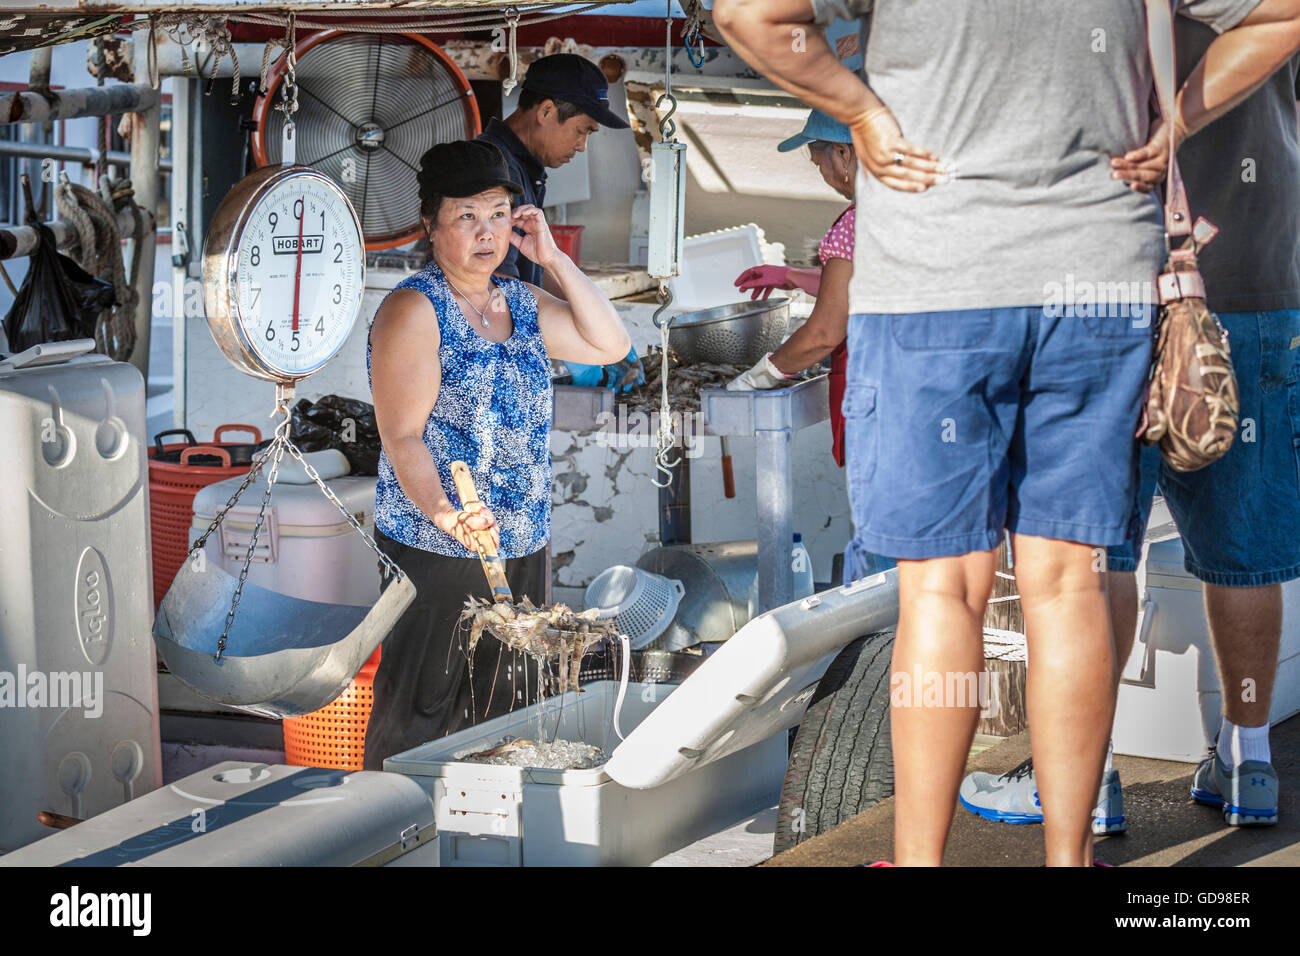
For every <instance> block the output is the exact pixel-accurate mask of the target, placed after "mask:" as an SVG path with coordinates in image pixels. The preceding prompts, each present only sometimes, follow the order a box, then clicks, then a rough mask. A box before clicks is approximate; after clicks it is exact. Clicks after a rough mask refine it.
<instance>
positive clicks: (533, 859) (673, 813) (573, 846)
mask: <svg viewBox="0 0 1300 956" xmlns="http://www.w3.org/2000/svg"><path fill="white" fill-rule="evenodd" d="M673 689H674V688H673V686H672V685H664V684H640V683H630V684H629V685H628V690H627V697H626V700H625V701H624V704H623V709H622V713H621V715H620V718H619V724H620V729H621V730H622V731H623V732H624V733H625V734H629V733H631V731H632V729H633V728H634V727H636V725H638V724H639V723H640V722H641V721H642V720H644V719H645V717H646V716H647V715H648V714H649V713H650V712H651V711H652V710H654V708H655V707H656V706H657V705H658V704H659V703H660V702H662V701H663V700H664V699H665V698H666V697H667V696H668V695H669V694H670V693H671V692H672V691H673ZM617 692H618V683H617V682H616V681H596V682H593V683H591V684H588V685H586V686H585V687H584V688H583V691H582V693H581V694H577V695H575V694H572V693H570V694H568V695H567V696H566V698H565V701H564V708H563V711H562V716H561V718H560V727H559V737H560V738H561V739H563V740H580V741H583V742H585V743H590V744H595V745H597V746H599V747H601V748H602V749H603V750H604V751H605V752H606V753H610V752H611V751H612V750H613V749H614V747H615V746H617V744H618V742H619V741H618V737H617V736H616V735H615V732H614V727H613V716H614V714H613V711H614V702H615V699H616V697H617ZM541 707H544V708H545V717H544V720H545V724H544V726H543V727H541V729H540V730H539V727H538V720H537V714H538V711H539V708H541ZM557 710H558V703H557V702H556V701H554V700H551V701H545V702H543V703H542V704H540V705H539V704H533V705H531V706H529V707H527V708H524V709H521V710H519V711H516V712H514V713H511V714H506V715H504V716H501V717H497V718H495V719H493V720H490V721H487V722H485V723H483V724H480V725H478V726H477V727H473V728H470V729H468V730H464V731H461V732H460V733H456V734H452V735H451V736H449V737H445V738H443V739H441V740H436V741H432V742H430V743H426V744H423V745H421V746H419V747H416V748H414V749H412V750H408V751H406V752H405V753H401V754H397V755H395V756H392V757H389V758H388V759H387V760H385V761H384V770H385V771H394V772H397V773H401V774H405V775H407V776H409V777H412V778H413V779H415V780H416V781H418V782H419V783H420V785H421V786H422V787H424V788H425V789H426V791H428V792H429V793H430V794H431V795H432V797H433V803H434V812H435V816H436V819H437V829H438V845H439V858H440V861H441V865H442V866H602V865H642V864H648V863H651V862H653V861H654V860H657V859H659V858H660V857H662V856H665V855H667V854H668V853H671V852H672V851H674V850H677V849H680V848H681V847H683V846H686V845H688V844H690V843H693V842H695V841H696V840H699V839H701V838H703V837H705V836H707V835H709V834H712V833H715V832H717V831H718V830H721V829H722V828H723V827H725V826H727V825H728V824H731V823H734V822H736V821H737V820H739V819H741V818H743V817H744V816H745V815H746V814H748V813H750V812H753V811H754V810H758V809H762V808H766V807H770V806H772V805H773V804H775V803H776V800H777V798H778V796H779V794H780V790H781V781H782V778H783V777H784V775H785V765H786V735H785V734H774V735H772V736H771V737H768V738H767V739H765V740H762V741H760V742H759V743H756V744H754V745H752V746H750V747H746V748H745V749H744V750H741V751H738V752H736V753H734V754H731V755H729V756H727V757H723V758H721V759H718V760H716V761H713V762H711V763H708V764H705V765H704V766H702V767H700V768H699V769H697V770H693V771H691V772H690V773H687V774H685V775H683V776H680V777H677V778H676V779H673V780H670V781H668V782H667V783H665V784H664V785H663V786H660V787H655V788H652V789H648V790H632V789H629V788H626V787H623V786H621V785H619V784H618V783H616V782H615V781H614V780H613V779H611V778H610V776H609V774H607V773H606V772H605V769H604V767H603V766H601V767H595V768H592V769H590V770H542V769H533V768H523V767H504V766H496V765H492V764H482V763H465V762H461V761H460V760H459V759H458V758H460V757H464V756H465V755H467V754H471V753H476V752H479V751H483V750H487V749H489V748H491V747H493V746H495V745H496V744H498V743H500V742H501V740H502V738H503V737H506V736H510V737H524V738H528V739H532V740H536V739H538V738H539V737H542V736H547V738H548V739H549V735H553V734H554V733H555V725H556V717H557Z"/></svg>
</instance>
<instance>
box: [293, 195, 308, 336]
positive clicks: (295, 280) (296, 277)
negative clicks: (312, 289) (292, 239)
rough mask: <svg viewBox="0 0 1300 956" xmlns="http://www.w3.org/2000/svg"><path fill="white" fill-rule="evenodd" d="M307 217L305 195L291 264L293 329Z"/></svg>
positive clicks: (295, 318) (296, 329)
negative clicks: (294, 256) (304, 221)
mask: <svg viewBox="0 0 1300 956" xmlns="http://www.w3.org/2000/svg"><path fill="white" fill-rule="evenodd" d="M306 218H307V197H306V196H303V197H302V215H301V216H299V217H298V258H297V261H295V262H294V265H293V330H294V331H295V332H297V331H298V293H299V291H300V290H301V288H302V222H303V220H304V219H306Z"/></svg>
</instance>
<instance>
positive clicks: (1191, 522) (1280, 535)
mask: <svg viewBox="0 0 1300 956" xmlns="http://www.w3.org/2000/svg"><path fill="white" fill-rule="evenodd" d="M1219 322H1220V323H1221V324H1222V325H1223V327H1224V328H1225V329H1226V330H1227V332H1228V345H1229V347H1230V348H1231V349H1232V364H1233V367H1234V368H1235V369H1236V371H1237V391H1238V393H1239V395H1240V397H1241V411H1240V423H1239V426H1238V429H1237V437H1236V439H1235V440H1234V441H1233V443H1232V447H1231V448H1229V449H1228V453H1227V454H1226V455H1224V456H1223V457H1222V458H1220V459H1219V460H1218V461H1216V462H1214V463H1213V464H1212V465H1207V466H1206V467H1204V468H1202V469H1200V470H1199V471H1192V472H1177V471H1174V470H1173V469H1172V468H1170V467H1169V466H1168V465H1166V464H1165V463H1164V462H1163V461H1161V459H1160V452H1159V450H1158V449H1156V448H1147V449H1144V450H1143V452H1142V464H1141V472H1142V478H1141V485H1140V487H1139V489H1138V497H1137V500H1136V503H1135V504H1134V507H1133V514H1132V519H1131V525H1130V531H1129V536H1128V540H1127V541H1126V542H1125V543H1124V544H1122V545H1119V546H1117V547H1114V548H1111V549H1109V550H1108V551H1107V557H1106V564H1107V566H1108V567H1109V569H1110V570H1112V571H1133V570H1135V569H1136V568H1137V562H1138V559H1139V558H1140V557H1141V545H1142V540H1143V538H1144V537H1145V535H1146V524H1147V518H1148V517H1149V515H1150V513H1151V496H1152V495H1153V494H1154V493H1155V490H1156V486H1157V482H1158V484H1159V488H1160V492H1161V494H1163V495H1164V496H1165V501H1166V502H1167V503H1168V505H1169V512H1170V514H1172V515H1173V518H1174V522H1175V523H1176V524H1177V525H1178V530H1179V533H1180V534H1181V535H1182V538H1183V550H1184V552H1185V559H1184V564H1185V566H1186V568H1187V571H1188V573H1190V574H1192V575H1194V576H1195V577H1197V578H1199V579H1200V580H1202V581H1204V582H1206V583H1207V584H1218V585H1223V586H1225V587H1261V586H1263V585H1266V584H1277V583H1280V582H1282V581H1290V580H1292V579H1294V578H1298V577H1300V309H1280V310H1275V311H1271V312H1225V313H1222V314H1220V315H1219Z"/></svg>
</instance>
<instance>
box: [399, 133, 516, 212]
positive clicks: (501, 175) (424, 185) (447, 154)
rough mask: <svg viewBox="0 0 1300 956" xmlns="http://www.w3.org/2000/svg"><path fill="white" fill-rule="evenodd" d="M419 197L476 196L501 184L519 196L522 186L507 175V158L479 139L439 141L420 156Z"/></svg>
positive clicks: (508, 172) (421, 198)
mask: <svg viewBox="0 0 1300 956" xmlns="http://www.w3.org/2000/svg"><path fill="white" fill-rule="evenodd" d="M417 179H418V181H419V183H420V200H421V201H424V200H425V199H427V198H428V197H429V196H431V195H432V196H453V197H462V196H476V195H478V194H479V193H481V192H483V190H485V189H491V188H492V187H493V186H504V187H505V188H506V189H507V190H509V191H510V193H511V194H512V195H515V196H518V195H519V194H520V193H522V192H523V189H522V188H521V187H519V186H518V185H516V183H515V181H514V180H513V179H511V178H510V170H509V168H508V167H507V166H506V158H505V156H503V155H502V154H501V150H499V149H497V148H496V147H495V146H493V145H492V144H491V143H485V142H484V141H483V140H481V139H475V140H457V141H456V142H454V143H439V144H438V145H436V146H434V147H432V148H431V149H429V150H427V151H425V154H424V155H423V156H421V157H420V172H419V175H418V176H417Z"/></svg>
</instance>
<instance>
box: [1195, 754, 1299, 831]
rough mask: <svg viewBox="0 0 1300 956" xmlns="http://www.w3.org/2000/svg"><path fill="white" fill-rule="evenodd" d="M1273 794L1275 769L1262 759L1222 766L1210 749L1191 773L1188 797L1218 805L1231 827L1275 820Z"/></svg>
mask: <svg viewBox="0 0 1300 956" xmlns="http://www.w3.org/2000/svg"><path fill="white" fill-rule="evenodd" d="M1277 795H1278V781H1277V771H1276V770H1274V769H1273V765H1272V764H1271V763H1265V762H1264V761H1263V760H1247V761H1244V762H1243V763H1242V764H1241V765H1240V766H1237V767H1234V768H1233V769H1232V770H1225V769H1224V767H1223V764H1222V763H1220V762H1219V757H1218V755H1217V753H1215V752H1214V751H1213V750H1211V751H1210V756H1209V757H1207V758H1206V759H1205V760H1202V761H1201V763H1200V765H1199V766H1198V767H1197V768H1196V774H1195V775H1194V776H1193V777H1192V799H1194V800H1195V801H1196V802H1197V803H1204V804H1207V805H1209V806H1211V807H1220V808H1221V809H1222V810H1223V822H1224V823H1226V824H1228V825H1229V826H1233V827H1249V826H1265V827H1266V826H1273V825H1274V824H1276V823H1277Z"/></svg>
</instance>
